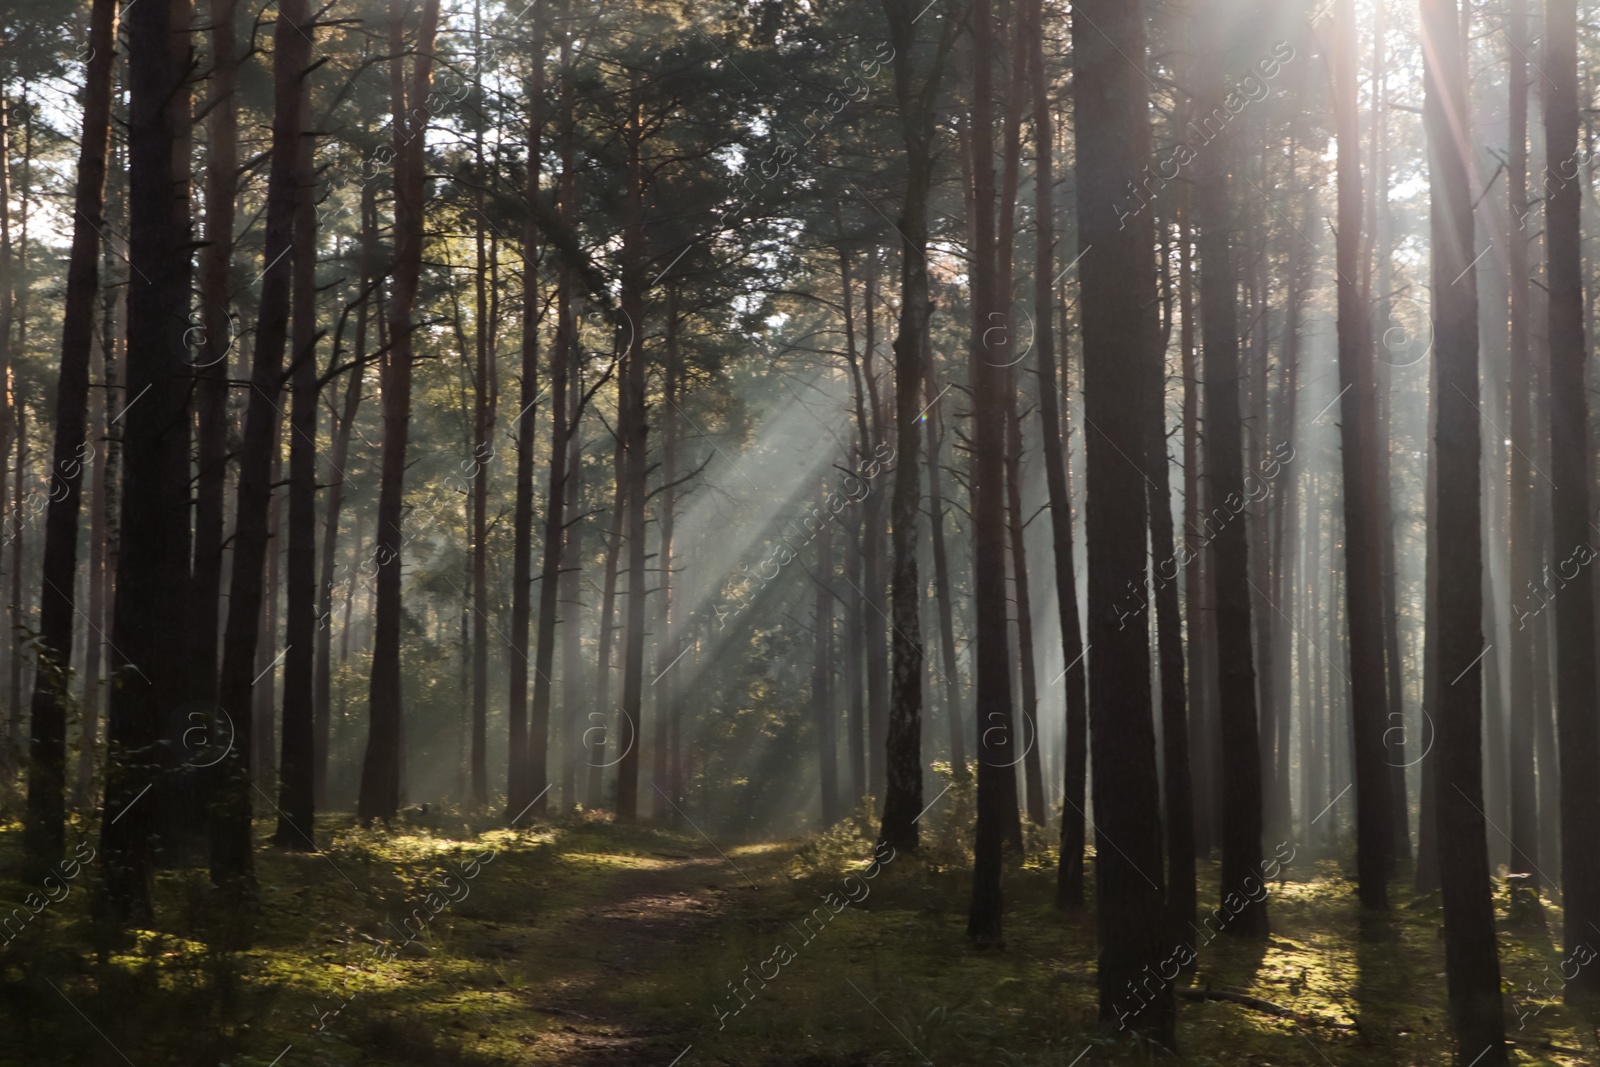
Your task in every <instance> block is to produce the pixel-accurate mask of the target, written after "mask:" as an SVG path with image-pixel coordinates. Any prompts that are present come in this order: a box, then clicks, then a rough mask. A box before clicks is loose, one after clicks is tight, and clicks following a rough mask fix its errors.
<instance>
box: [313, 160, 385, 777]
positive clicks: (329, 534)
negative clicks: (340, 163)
mask: <svg viewBox="0 0 1600 1067" xmlns="http://www.w3.org/2000/svg"><path fill="white" fill-rule="evenodd" d="M376 193H377V187H376V186H373V185H371V184H369V185H367V186H366V187H365V188H363V189H362V190H361V259H360V262H361V266H360V271H361V278H360V283H359V284H360V286H361V307H360V308H359V309H358V310H357V311H356V338H355V350H354V352H353V354H352V361H353V362H354V363H355V366H354V367H352V368H351V369H350V383H349V384H348V385H347V386H345V392H344V410H343V412H342V413H341V414H340V416H339V418H338V421H337V423H336V424H335V425H334V426H333V427H332V433H331V436H332V437H333V458H332V459H331V460H330V461H329V466H330V467H332V468H333V484H331V485H330V486H328V503H327V506H326V512H325V514H324V516H323V522H324V524H325V525H324V527H323V532H322V577H321V580H320V581H319V583H318V585H317V590H318V597H319V599H318V602H317V620H318V628H317V666H316V690H315V693H314V700H315V704H314V712H313V713H314V715H315V718H316V739H315V744H316V751H315V753H314V756H313V768H314V769H313V792H314V798H313V799H314V802H315V803H316V805H317V807H319V808H321V807H326V805H327V803H328V799H327V798H328V742H329V731H330V729H331V723H330V719H331V704H332V689H333V572H334V564H335V561H336V560H337V558H338V552H339V516H340V514H341V513H342V511H343V510H344V490H345V485H344V483H345V477H346V475H345V466H346V465H347V464H348V463H349V461H350V436H351V434H352V432H353V431H354V429H355V424H356V416H357V415H358V414H359V413H360V411H361V394H362V391H363V389H364V387H365V385H366V377H367V367H366V359H367V316H368V314H369V312H370V310H371V307H372V300H373V293H374V291H375V288H376V286H377V284H378V279H377V278H376V277H375V272H376V270H377V258H376V248H377V240H378V239H377V229H378V205H377V195H376ZM354 584H355V576H354V574H352V575H351V576H350V581H349V582H348V583H347V587H346V594H345V604H346V605H347V606H348V604H349V602H350V597H351V596H353V595H354V592H355V590H354ZM347 615H348V612H347ZM349 632H350V630H349V619H348V618H346V620H345V622H344V624H343V625H342V626H341V627H340V642H341V644H343V643H345V642H347V640H348V637H349ZM341 659H342V657H341Z"/></svg>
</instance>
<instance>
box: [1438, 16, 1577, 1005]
mask: <svg viewBox="0 0 1600 1067" xmlns="http://www.w3.org/2000/svg"><path fill="white" fill-rule="evenodd" d="M1577 62H1578V61H1577V6H1576V0H1546V3H1545V62H1544V66H1545V69H1546V71H1547V72H1548V74H1549V81H1548V84H1547V85H1546V91H1545V99H1544V127H1545V152H1546V173H1547V174H1548V175H1551V176H1561V177H1557V178H1556V183H1557V184H1556V186H1555V188H1554V189H1551V190H1549V194H1548V199H1547V200H1546V201H1545V244H1546V249H1547V254H1548V256H1549V265H1548V277H1549V301H1550V306H1549V313H1550V326H1549V337H1550V468H1551V469H1550V480H1551V482H1552V483H1553V485H1554V487H1553V488H1552V489H1551V490H1550V496H1551V510H1550V520H1551V521H1550V532H1551V534H1552V539H1551V541H1550V551H1551V556H1550V559H1551V560H1552V561H1556V560H1559V561H1562V562H1561V563H1558V564H1557V568H1558V570H1559V569H1560V568H1561V567H1562V566H1563V565H1564V564H1565V561H1567V560H1568V559H1569V558H1571V557H1572V556H1573V555H1574V553H1576V552H1578V551H1579V550H1580V548H1582V549H1587V547H1588V545H1589V537H1590V530H1589V516H1588V512H1589V464H1590V444H1589V404H1588V392H1587V384H1586V381H1585V373H1584V371H1585V367H1586V364H1587V361H1588V341H1587V337H1586V335H1585V328H1584V318H1583V296H1584V291H1583V257H1582V248H1581V244H1580V230H1579V204H1580V202H1581V200H1582V196H1583V190H1582V188H1581V186H1580V184H1579V182H1578V180H1577V179H1576V178H1574V179H1571V180H1563V179H1564V176H1565V174H1566V171H1567V169H1569V168H1570V167H1571V166H1572V164H1571V161H1572V160H1573V159H1576V158H1577V155H1578V151H1579V146H1578V129H1579V125H1578V123H1579V110H1578V108H1579V105H1578V76H1577V69H1578V67H1577ZM1441 499H1442V497H1441ZM1588 555H1589V556H1590V557H1592V556H1593V555H1594V552H1593V550H1592V549H1589V550H1588ZM1577 570H1578V573H1577V574H1576V575H1575V576H1574V577H1572V578H1571V579H1570V580H1569V579H1568V578H1567V575H1566V573H1565V571H1564V570H1562V571H1560V577H1561V579H1562V580H1563V581H1564V582H1566V583H1567V584H1568V585H1570V586H1572V591H1571V592H1569V593H1567V594H1566V595H1565V596H1561V595H1559V594H1558V595H1557V597H1556V615H1555V628H1556V730H1557V735H1558V737H1557V740H1558V745H1559V749H1560V760H1561V765H1560V771H1561V897H1562V905H1563V919H1564V921H1563V924H1562V925H1563V930H1564V933H1563V940H1564V944H1565V946H1566V952H1567V954H1568V955H1569V956H1570V955H1571V954H1572V953H1573V950H1574V949H1575V948H1576V947H1577V946H1579V945H1582V944H1584V942H1585V941H1586V940H1587V939H1588V938H1590V937H1591V936H1592V935H1593V930H1592V928H1591V924H1600V777H1597V776H1596V775H1595V773H1594V771H1595V767H1597V766H1600V719H1597V718H1596V716H1595V699H1596V694H1595V668H1594V649H1595V625H1594V570H1593V568H1592V567H1589V566H1580V567H1578V569H1577ZM1585 972H1588V973H1585ZM1566 989H1567V997H1568V999H1569V1001H1570V1000H1573V999H1575V998H1577V997H1578V996H1580V995H1587V996H1590V997H1593V996H1594V995H1596V994H1600V968H1594V967H1588V968H1580V969H1579V971H1578V975H1577V977H1575V978H1573V979H1572V980H1571V981H1569V982H1568V983H1567V986H1566Z"/></svg>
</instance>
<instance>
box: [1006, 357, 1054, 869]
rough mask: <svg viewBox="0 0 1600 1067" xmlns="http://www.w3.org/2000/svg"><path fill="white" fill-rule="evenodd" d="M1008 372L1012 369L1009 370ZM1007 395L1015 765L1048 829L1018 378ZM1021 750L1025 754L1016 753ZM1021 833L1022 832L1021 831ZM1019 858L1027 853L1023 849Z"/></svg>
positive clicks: (1033, 811)
mask: <svg viewBox="0 0 1600 1067" xmlns="http://www.w3.org/2000/svg"><path fill="white" fill-rule="evenodd" d="M1008 369H1009V368H1008ZM1008 377H1009V378H1010V379H1011V382H1012V383H1013V384H1012V385H1011V386H1010V387H1008V388H1007V389H1006V407H1005V420H1006V520H1007V521H1006V534H1007V539H1008V541H1009V545H1008V547H1009V548H1010V557H1011V574H1012V581H1013V583H1014V587H1015V589H1016V602H1017V603H1016V606H1017V668H1018V670H1017V673H1018V677H1019V678H1020V681H1021V685H1020V687H1019V688H1020V693H1021V698H1022V699H1021V703H1020V707H1018V709H1017V731H1018V732H1017V737H1016V740H1015V742H1014V747H1013V751H1012V754H1011V758H1012V761H1013V762H1014V763H1015V762H1020V763H1021V765H1022V779H1023V803H1024V805H1025V810H1026V811H1027V813H1028V818H1029V819H1030V820H1032V821H1033V824H1034V825H1035V826H1041V827H1042V826H1043V825H1044V810H1045V808H1044V772H1043V768H1042V767H1041V766H1040V761H1039V720H1038V711H1039V691H1038V686H1039V681H1038V677H1037V674H1036V667H1035V663H1034V656H1033V598H1032V597H1031V596H1030V595H1029V588H1028V554H1027V544H1026V540H1025V538H1024V537H1023V529H1024V523H1025V522H1026V521H1027V520H1026V519H1025V518H1024V516H1023V514H1022V415H1021V413H1020V412H1019V411H1018V410H1017V390H1016V388H1015V384H1014V383H1015V381H1016V375H1015V373H1014V372H1013V373H1012V374H1010V375H1008ZM1017 748H1020V749H1021V751H1020V752H1019V751H1016V749H1017ZM1019 829H1020V826H1019ZM1017 851H1018V852H1020V851H1022V850H1021V848H1020V847H1019V848H1018V850H1017Z"/></svg>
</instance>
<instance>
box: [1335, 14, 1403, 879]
mask: <svg viewBox="0 0 1600 1067" xmlns="http://www.w3.org/2000/svg"><path fill="white" fill-rule="evenodd" d="M1335 18H1336V20H1337V23H1336V27H1335V32H1334V64H1335V70H1336V74H1335V85H1336V88H1335V93H1336V104H1335V115H1336V121H1337V124H1338V140H1339V155H1338V176H1339V238H1338V256H1337V261H1338V268H1337V270H1338V277H1339V282H1338V290H1339V296H1338V299H1339V385H1340V398H1341V400H1340V412H1339V414H1340V418H1339V437H1340V444H1341V448H1340V455H1341V459H1342V473H1343V478H1344V526H1345V541H1344V546H1345V551H1344V554H1345V572H1346V579H1345V594H1346V596H1347V597H1348V598H1349V601H1348V603H1347V605H1346V610H1347V612H1348V618H1349V621H1350V634H1349V637H1350V670H1351V674H1352V678H1351V683H1350V688H1351V699H1352V701H1353V703H1352V705H1351V709H1350V726H1351V732H1352V735H1353V737H1354V742H1355V743H1354V753H1355V797H1356V861H1357V880H1358V882H1359V888H1360V896H1361V905H1362V907H1365V908H1374V909H1386V908H1388V906H1389V892H1388V881H1389V876H1390V875H1391V874H1393V872H1394V847H1393V833H1392V831H1393V822H1392V818H1391V815H1392V813H1391V812H1390V807H1389V806H1390V799H1389V794H1390V788H1389V787H1390V784H1391V783H1390V768H1389V761H1388V760H1386V759H1385V753H1384V732H1385V730H1386V729H1387V728H1388V725H1389V724H1388V723H1387V722H1386V721H1385V718H1386V702H1387V692H1386V690H1385V687H1384V681H1385V679H1384V654H1383V595H1382V585H1383V575H1382V566H1381V565H1382V557H1381V554H1380V552H1381V549H1380V547H1379V537H1380V531H1379V525H1378V523H1379V515H1378V501H1377V492H1376V490H1377V480H1378V471H1377V448H1378V445H1379V442H1378V440H1377V436H1378V427H1377V417H1376V415H1377V411H1376V407H1377V390H1376V387H1375V383H1374V375H1373V354H1372V335H1371V324H1370V323H1369V322H1368V319H1367V307H1366V303H1365V301H1364V300H1363V299H1362V295H1361V289H1360V282H1359V281H1358V278H1359V277H1360V274H1361V267H1360V261H1361V248H1362V224H1363V219H1364V216H1365V214H1366V211H1365V207H1366V205H1365V203H1364V193H1363V190H1362V181H1361V143H1360V130H1359V120H1360V115H1359V113H1358V111H1357V104H1356V88H1357V87H1356V67H1357V64H1356V16H1355V0H1339V3H1338V7H1337V8H1336V9H1335Z"/></svg>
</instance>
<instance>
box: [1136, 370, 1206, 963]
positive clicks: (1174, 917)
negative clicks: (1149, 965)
mask: <svg viewBox="0 0 1600 1067" xmlns="http://www.w3.org/2000/svg"><path fill="white" fill-rule="evenodd" d="M1165 354H1166V353H1165V345H1161V344H1157V345H1154V346H1152V351H1151V353H1150V356H1149V365H1148V366H1147V367H1146V368H1145V372H1146V374H1147V375H1148V379H1149V380H1148V381H1147V382H1146V383H1145V385H1144V388H1143V394H1144V395H1143V396H1142V397H1141V398H1140V400H1139V404H1140V406H1141V409H1142V412H1141V413H1142V415H1143V421H1144V470H1145V478H1144V484H1145V490H1146V497H1147V506H1148V508H1149V511H1150V553H1151V557H1152V559H1153V561H1154V562H1153V563H1152V567H1153V568H1154V570H1153V573H1152V575H1151V583H1152V584H1153V585H1154V586H1155V599H1156V651H1157V658H1158V665H1159V667H1158V669H1159V671H1160V680H1161V751H1162V761H1161V771H1162V795H1163V797H1164V798H1165V800H1166V811H1165V816H1166V817H1165V820H1164V825H1165V829H1166V845H1167V883H1166V884H1167V925H1168V929H1169V930H1170V932H1171V936H1172V937H1173V938H1175V939H1177V941H1178V942H1179V943H1182V942H1184V941H1186V940H1187V939H1188V938H1189V937H1190V936H1191V934H1192V933H1193V929H1194V919H1195V906H1196V905H1195V898H1196V891H1195V854H1194V817H1193V804H1194V787H1193V783H1192V782H1191V780H1190V769H1189V722H1188V715H1187V711H1188V694H1187V692H1186V691H1185V687H1184V678H1183V627H1182V623H1181V621H1180V620H1181V615H1180V612H1179V608H1178V565H1179V557H1178V551H1177V546H1176V544H1175V542H1174V537H1173V532H1172V489H1171V482H1170V479H1171V464H1170V462H1169V460H1168V458H1167V383H1166V365H1165V363H1166V361H1165Z"/></svg>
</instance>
